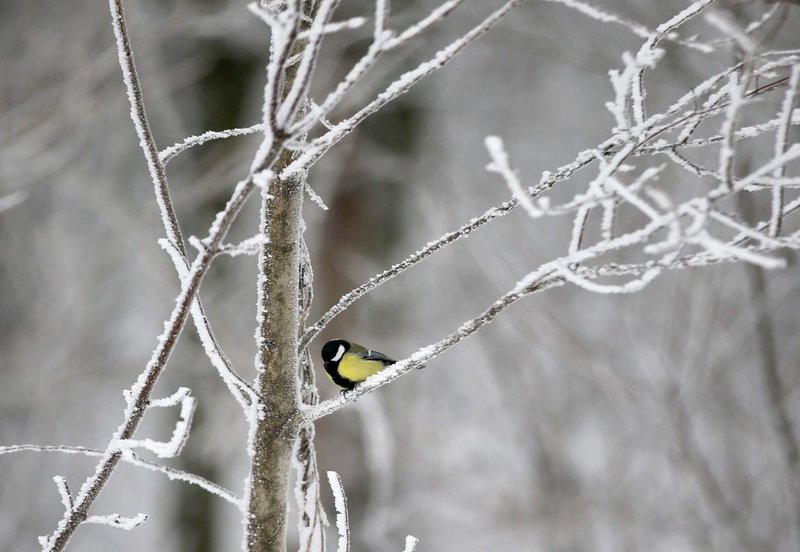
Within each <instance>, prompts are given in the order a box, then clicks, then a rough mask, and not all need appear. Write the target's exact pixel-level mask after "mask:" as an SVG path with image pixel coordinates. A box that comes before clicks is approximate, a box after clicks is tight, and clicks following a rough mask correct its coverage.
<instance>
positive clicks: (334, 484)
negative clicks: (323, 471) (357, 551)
mask: <svg viewBox="0 0 800 552" xmlns="http://www.w3.org/2000/svg"><path fill="white" fill-rule="evenodd" d="M328 483H329V484H330V486H331V491H333V505H334V508H336V529H337V531H338V533H339V540H338V543H337V546H336V552H349V550H350V514H349V512H348V511H347V495H345V494H344V486H342V478H341V477H339V474H338V473H336V472H335V471H328Z"/></svg>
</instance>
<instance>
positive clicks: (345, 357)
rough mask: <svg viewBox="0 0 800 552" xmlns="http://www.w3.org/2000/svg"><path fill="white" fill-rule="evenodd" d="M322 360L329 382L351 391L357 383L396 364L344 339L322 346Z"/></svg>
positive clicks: (380, 354)
mask: <svg viewBox="0 0 800 552" xmlns="http://www.w3.org/2000/svg"><path fill="white" fill-rule="evenodd" d="M322 360H323V361H324V364H325V371H326V372H327V373H328V376H329V377H330V378H331V381H333V383H335V384H336V385H338V386H339V387H342V388H343V389H352V388H353V387H355V386H356V384H357V383H359V382H362V381H364V380H365V379H367V378H368V377H370V376H371V375H373V374H377V373H378V372H380V371H381V370H383V369H384V368H386V367H387V366H389V365H391V364H394V363H395V362H397V361H396V360H394V359H391V358H389V357H387V356H386V355H384V354H383V353H379V352H378V351H371V350H369V349H366V348H364V347H362V346H361V345H358V344H356V343H351V342H350V341H345V340H344V339H334V340H333V341H328V342H327V343H326V344H325V345H323V346H322Z"/></svg>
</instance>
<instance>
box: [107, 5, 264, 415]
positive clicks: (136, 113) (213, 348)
mask: <svg viewBox="0 0 800 552" xmlns="http://www.w3.org/2000/svg"><path fill="white" fill-rule="evenodd" d="M109 5H110V9H111V15H112V21H113V28H114V36H115V38H116V45H117V53H118V57H119V66H120V69H121V70H122V76H123V81H124V83H125V88H126V92H127V95H128V103H129V104H130V116H131V120H132V121H133V125H134V128H135V129H136V134H137V136H138V137H139V144H140V146H141V148H142V152H143V153H144V157H145V160H146V161H147V167H148V170H149V172H150V178H151V180H152V182H153V187H154V190H155V194H156V203H157V205H158V208H159V211H160V213H161V221H162V224H163V226H164V231H165V233H166V236H167V240H168V242H169V243H170V244H171V245H172V247H173V248H174V250H175V251H177V253H178V255H171V258H172V261H173V263H174V264H175V269H176V270H177V272H178V275H179V276H181V277H182V276H183V275H184V274H185V273H186V272H187V271H188V269H189V266H190V263H189V261H188V257H187V254H186V248H185V245H184V243H183V236H182V233H181V229H180V224H179V222H178V217H177V215H176V213H175V208H174V207H173V205H172V198H171V196H170V190H169V184H168V182H167V174H166V169H165V163H166V161H167V160H168V159H169V158H171V157H172V156H174V155H177V153H178V152H179V150H181V147H182V148H183V149H185V148H187V147H190V145H183V146H182V145H176V146H173V148H169V149H168V150H166V153H165V154H164V158H162V157H161V155H160V154H159V152H158V147H157V146H156V141H155V138H154V137H153V133H152V131H151V130H150V124H149V122H148V120H147V113H146V112H145V107H144V98H143V93H142V88H141V85H140V83H139V77H138V74H137V72H136V65H135V63H134V58H133V50H132V48H131V44H130V39H129V38H128V31H127V26H126V24H125V14H124V12H123V7H122V0H109ZM230 132H231V131H229V133H230ZM207 134H208V133H207ZM230 135H235V133H234V134H230ZM207 139H211V138H207ZM202 141H204V138H203V136H200V137H195V139H194V142H197V143H201V142H202ZM191 314H192V318H193V320H194V323H195V327H196V329H197V333H198V336H199V338H200V341H201V342H202V343H203V348H204V350H205V351H206V353H207V356H208V358H209V360H210V361H211V363H212V365H213V366H214V367H215V368H216V369H217V371H218V372H219V374H220V377H222V379H223V380H224V381H225V383H226V385H227V386H228V389H229V390H230V392H231V393H232V394H233V395H234V397H235V398H236V399H237V400H238V401H239V403H240V404H241V405H242V408H246V406H247V404H249V403H252V402H253V398H254V394H253V391H252V389H251V388H250V387H249V386H248V385H247V384H246V383H245V382H244V380H242V378H240V377H239V376H238V375H237V374H236V373H235V371H234V370H233V367H232V366H231V364H230V361H228V359H227V357H226V356H225V354H224V352H223V351H222V349H221V347H220V345H219V342H218V341H217V339H216V338H215V337H214V333H213V332H212V330H211V326H210V325H209V322H208V319H207V318H206V315H205V312H204V311H203V306H202V304H201V302H200V300H199V299H197V300H195V301H192V305H191Z"/></svg>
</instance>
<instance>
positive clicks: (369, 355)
mask: <svg viewBox="0 0 800 552" xmlns="http://www.w3.org/2000/svg"><path fill="white" fill-rule="evenodd" d="M361 358H363V359H364V360H377V361H379V362H383V363H384V364H386V365H387V366H388V365H389V364H394V363H396V362H397V361H396V360H395V359H393V358H389V357H388V356H386V355H384V354H383V353H379V352H378V351H367V352H366V353H364V356H362V357H361Z"/></svg>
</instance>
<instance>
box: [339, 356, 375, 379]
mask: <svg viewBox="0 0 800 552" xmlns="http://www.w3.org/2000/svg"><path fill="white" fill-rule="evenodd" d="M383 368H384V364H383V362H379V361H377V360H364V359H362V358H360V357H358V356H356V355H351V354H350V353H345V355H344V356H343V357H342V360H340V361H339V370H338V371H339V375H340V376H342V377H343V378H347V379H349V380H350V381H354V382H359V381H364V380H365V379H367V378H368V377H370V376H371V375H373V374H377V373H378V372H380V371H381V370H383Z"/></svg>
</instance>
